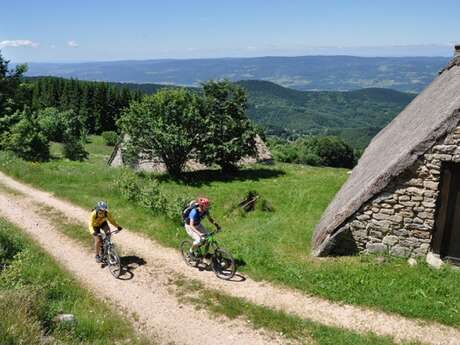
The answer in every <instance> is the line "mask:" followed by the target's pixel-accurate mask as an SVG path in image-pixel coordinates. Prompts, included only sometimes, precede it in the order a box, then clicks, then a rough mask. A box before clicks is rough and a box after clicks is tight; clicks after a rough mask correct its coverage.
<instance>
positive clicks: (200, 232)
mask: <svg viewBox="0 0 460 345" xmlns="http://www.w3.org/2000/svg"><path fill="white" fill-rule="evenodd" d="M209 206H210V202H209V199H207V198H198V199H196V201H195V205H194V206H193V207H192V209H191V210H190V212H189V213H188V215H187V217H186V218H185V231H187V234H188V235H189V236H190V237H191V238H192V239H193V245H192V247H191V248H190V255H191V256H195V255H194V252H195V251H196V249H197V248H198V247H199V246H200V245H201V244H202V243H203V240H204V238H205V237H206V235H208V234H209V231H208V230H207V229H206V228H205V227H204V226H203V224H202V223H201V220H202V219H203V218H205V217H207V218H208V220H209V222H210V223H211V224H213V225H214V226H215V227H216V228H217V229H218V230H219V229H220V226H219V224H217V223H216V222H215V221H214V219H213V218H212V217H211V215H210V214H209Z"/></svg>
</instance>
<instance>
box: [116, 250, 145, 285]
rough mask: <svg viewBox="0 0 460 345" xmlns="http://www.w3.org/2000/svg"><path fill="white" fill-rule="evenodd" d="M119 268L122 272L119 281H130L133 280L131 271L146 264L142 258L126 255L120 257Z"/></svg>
mask: <svg viewBox="0 0 460 345" xmlns="http://www.w3.org/2000/svg"><path fill="white" fill-rule="evenodd" d="M120 261H121V267H123V269H122V270H123V271H122V273H121V275H120V277H119V278H118V279H121V280H131V279H133V278H134V273H133V271H134V270H135V269H136V268H138V267H139V266H143V265H145V264H146V261H145V260H144V259H143V258H140V257H138V256H136V255H127V256H122V257H120Z"/></svg>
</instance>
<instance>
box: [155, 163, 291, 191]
mask: <svg viewBox="0 0 460 345" xmlns="http://www.w3.org/2000/svg"><path fill="white" fill-rule="evenodd" d="M285 174H286V173H285V172H284V171H283V170H280V169H273V168H272V169H270V168H261V167H258V168H245V169H241V170H238V171H236V172H232V173H223V172H222V171H221V170H211V169H208V170H199V171H186V172H183V173H182V174H181V176H180V177H172V176H170V175H167V174H164V175H159V176H157V179H158V180H159V181H164V182H169V181H175V182H178V183H181V184H184V185H187V186H193V187H201V186H203V185H209V184H210V183H212V182H233V181H259V180H262V179H270V178H275V177H280V176H283V175H285Z"/></svg>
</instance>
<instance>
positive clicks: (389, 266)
mask: <svg viewBox="0 0 460 345" xmlns="http://www.w3.org/2000/svg"><path fill="white" fill-rule="evenodd" d="M96 142H98V143H99V144H98V146H95V144H94V143H96ZM87 147H88V148H91V155H90V159H89V160H88V161H85V162H83V163H81V162H70V161H62V160H61V161H58V160H53V161H50V162H46V163H41V164H34V163H31V162H26V161H23V160H21V159H18V158H15V157H14V156H12V155H9V154H5V153H2V152H0V170H1V171H3V172H5V173H8V174H9V175H11V176H13V177H14V178H17V179H19V180H21V181H24V182H26V183H29V184H31V185H33V186H36V187H38V188H40V189H42V190H47V191H50V192H52V193H54V194H55V195H56V196H57V197H59V198H63V199H66V200H68V201H70V202H72V203H74V204H76V205H79V206H80V207H82V208H84V209H89V208H90V207H92V206H93V204H94V200H99V199H104V200H110V204H111V205H112V207H113V208H114V209H115V208H116V210H117V215H116V216H117V220H119V221H120V223H122V224H123V225H124V226H126V227H127V228H129V229H130V230H132V231H137V232H140V233H142V234H145V235H146V236H148V237H150V238H152V239H155V240H156V241H158V242H159V243H161V244H163V245H166V246H168V247H171V248H177V245H178V243H179V241H180V240H181V239H182V238H184V237H186V236H187V235H186V233H185V231H184V230H183V228H182V227H179V226H178V224H177V223H175V221H172V220H171V219H170V218H169V217H166V216H164V214H163V213H161V212H160V213H155V214H152V211H151V210H148V209H146V208H144V207H140V206H139V204H137V203H136V202H133V201H130V200H127V199H126V198H125V197H124V196H123V195H121V193H120V191H119V190H118V189H117V188H113V181H115V180H116V179H117V178H118V177H119V175H120V173H121V171H122V170H121V169H107V166H106V165H105V162H103V161H101V160H100V156H99V155H100V152H101V150H106V151H107V147H106V146H105V145H104V144H103V142H102V140H99V141H98V140H94V142H93V143H92V144H90V145H87ZM106 154H109V152H107V153H106ZM75 171H78V174H75ZM186 177H187V179H183V180H176V179H168V178H165V176H158V177H157V179H158V181H159V182H160V189H161V191H162V193H164V195H167V197H168V200H174V199H176V198H179V197H181V196H182V197H184V196H185V197H188V198H187V199H188V200H187V201H190V200H191V199H193V197H190V196H196V195H206V196H208V197H209V198H210V199H211V200H212V203H213V206H212V216H213V217H214V218H215V219H216V220H217V222H218V223H219V224H220V225H221V226H222V227H223V229H225V230H226V231H223V232H222V233H220V234H219V235H220V239H219V242H220V243H221V244H222V246H223V247H224V248H225V249H227V250H228V251H229V252H231V253H232V254H233V255H234V256H235V257H236V258H238V259H239V260H242V261H244V263H245V265H244V266H241V267H239V271H241V273H242V274H244V275H248V276H250V277H252V278H253V279H256V280H267V281H271V282H273V283H275V284H281V285H284V286H288V287H291V288H295V289H298V290H299V291H300V292H302V293H306V294H309V295H316V296H321V297H324V298H327V299H330V300H333V301H337V302H340V303H349V304H353V305H361V306H367V307H371V308H375V309H378V310H383V311H386V312H389V313H397V314H401V315H404V316H407V317H413V318H418V319H424V320H428V321H437V322H440V323H443V324H448V325H455V326H458V325H460V313H459V312H458V311H459V310H460V289H458V282H459V279H460V271H458V270H454V269H451V268H449V267H446V268H445V269H442V270H433V269H431V268H430V267H428V266H427V265H426V264H425V263H424V262H419V264H418V265H417V266H416V267H409V266H408V265H407V262H406V260H403V259H398V258H389V259H388V260H386V261H385V262H384V263H383V264H382V263H378V262H377V261H376V260H375V257H373V256H355V257H340V258H331V259H321V260H317V259H315V258H313V257H311V256H310V255H309V253H310V250H311V238H312V233H313V231H314V228H315V225H316V224H317V223H318V221H319V219H320V217H321V215H322V213H323V212H324V210H325V209H326V207H327V205H328V204H329V203H330V201H331V200H332V198H333V197H334V195H335V194H336V193H337V191H338V190H339V189H340V187H341V185H342V184H343V183H344V182H345V181H346V179H347V177H348V175H347V173H346V170H345V169H336V168H317V167H309V166H299V165H295V166H293V165H290V164H281V163H277V164H275V165H273V166H264V165H254V166H250V167H244V168H242V169H241V170H240V171H238V172H237V173H236V174H234V175H232V176H223V175H222V174H220V173H218V172H217V171H208V172H206V173H203V172H194V173H187V175H186ZM150 178H151V177H150V176H149V175H148V176H137V179H138V185H139V186H143V185H144V183H145V182H146V180H148V179H150ZM88 181H90V183H89V182H88ZM249 190H256V191H257V192H258V193H260V195H263V196H264V197H265V198H267V199H268V200H269V201H270V203H272V205H273V207H274V208H275V210H276V211H275V212H260V211H259V210H257V209H256V210H255V211H254V212H252V213H251V215H250V216H248V217H237V216H236V217H235V216H234V215H230V216H228V217H227V216H226V214H225V211H226V210H228V209H229V208H230V207H231V206H232V205H235V204H237V203H238V202H239V201H241V198H242V197H243V196H244V195H245V194H246V192H247V191H249ZM177 217H180V213H177ZM176 219H178V218H176ZM414 287H416V288H414ZM351 343H352V342H351Z"/></svg>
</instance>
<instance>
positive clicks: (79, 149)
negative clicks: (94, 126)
mask: <svg viewBox="0 0 460 345" xmlns="http://www.w3.org/2000/svg"><path fill="white" fill-rule="evenodd" d="M62 122H63V126H64V127H63V128H65V130H64V152H63V153H64V157H66V158H68V159H70V160H73V161H82V160H84V159H86V158H88V152H87V151H86V150H85V146H84V143H85V140H86V133H85V128H84V121H83V119H82V118H80V117H79V116H77V115H76V114H75V112H74V111H72V110H68V111H65V112H63V113H62Z"/></svg>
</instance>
